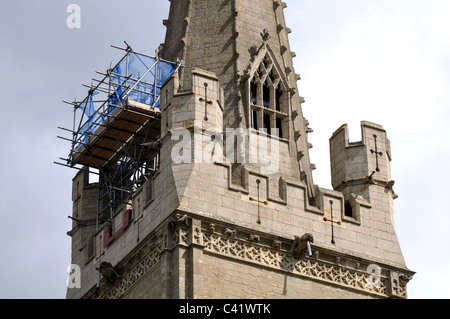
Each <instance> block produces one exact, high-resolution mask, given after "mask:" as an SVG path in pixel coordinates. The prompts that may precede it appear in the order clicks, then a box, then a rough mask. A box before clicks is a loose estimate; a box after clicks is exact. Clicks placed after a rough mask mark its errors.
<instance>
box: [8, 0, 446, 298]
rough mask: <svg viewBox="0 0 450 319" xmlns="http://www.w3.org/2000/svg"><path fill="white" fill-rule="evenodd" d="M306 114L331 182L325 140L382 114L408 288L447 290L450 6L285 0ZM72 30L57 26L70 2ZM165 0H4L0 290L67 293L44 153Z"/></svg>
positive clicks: (325, 181)
mask: <svg viewBox="0 0 450 319" xmlns="http://www.w3.org/2000/svg"><path fill="white" fill-rule="evenodd" d="M285 2H286V3H287V4H288V8H287V9H286V10H285V14H286V18H287V24H288V27H290V28H291V29H292V31H293V33H292V34H291V36H290V40H291V48H292V50H293V51H295V52H296V53H297V57H296V59H295V68H296V72H297V73H300V74H301V75H302V81H300V82H299V89H300V94H301V95H302V96H304V97H305V99H306V101H307V102H306V103H305V104H304V113H305V116H306V117H307V118H308V120H309V121H310V123H311V127H312V128H313V129H314V130H315V132H314V133H313V134H311V136H310V140H311V142H312V144H313V145H314V148H313V149H312V150H311V154H310V155H311V157H312V161H313V162H314V163H316V165H317V171H316V172H315V174H314V177H315V183H316V184H318V185H319V186H321V187H325V188H331V183H330V169H329V166H330V165H329V146H328V139H329V137H330V136H331V134H332V133H333V132H334V131H335V130H336V129H337V128H338V127H340V126H341V125H342V124H344V123H348V124H349V128H350V134H351V140H353V141H356V140H359V139H360V127H359V123H360V121H361V120H368V121H372V122H375V123H379V124H382V125H383V126H384V128H385V129H386V130H387V132H388V137H389V138H390V140H391V142H392V151H393V161H392V177H393V179H394V180H395V181H396V184H395V191H396V193H398V194H399V196H400V197H399V198H398V199H397V200H396V201H395V212H396V215H395V222H396V229H397V234H398V237H399V239H400V243H401V246H402V249H403V253H404V255H405V259H406V262H407V265H408V267H409V268H410V269H412V270H414V271H416V272H417V274H416V276H415V277H414V279H413V280H412V281H411V283H410V284H409V295H410V297H411V298H450V289H449V288H448V287H449V285H450V258H449V257H448V253H449V251H450V238H449V236H448V234H449V231H448V228H449V227H450V209H449V208H448V207H449V206H448V205H447V204H446V202H445V199H446V198H447V196H448V195H447V194H448V193H449V186H448V180H450V179H449V178H450V176H449V175H450V171H449V170H448V169H447V167H446V164H448V162H449V157H450V139H449V137H450V134H449V131H448V126H449V120H450V107H449V101H450V99H449V98H450V93H449V90H448V88H449V87H450V83H449V82H450V77H449V76H450V37H449V36H448V31H449V30H450V22H449V20H448V19H447V17H448V16H449V15H450V3H449V1H446V0H426V1H425V0H396V1H388V0H372V1H369V0H285ZM71 3H76V4H78V5H79V6H80V8H81V28H80V29H69V28H67V25H66V19H67V17H68V15H69V14H68V13H67V12H66V8H67V6H68V5H69V4H71ZM169 4H170V3H169V1H166V0H129V1H119V0H113V1H112V0H108V1H106V0H98V1H87V0H71V1H63V0H15V1H8V2H6V3H4V4H2V10H1V11H0V30H1V33H0V56H1V59H0V70H1V71H2V76H1V80H0V81H1V87H2V91H1V92H2V93H3V94H2V99H1V102H0V107H1V115H0V130H1V133H2V134H1V136H2V138H1V139H0V146H1V150H2V156H1V157H0V167H1V168H2V175H1V176H2V177H1V180H2V183H1V185H0V200H1V203H2V206H1V209H0V218H1V219H0V220H1V221H0V260H1V262H0V298H64V297H65V292H66V286H65V285H66V279H67V275H68V273H67V272H66V270H67V267H68V265H69V264H70V237H69V236H67V235H66V232H67V231H68V230H70V228H71V222H70V220H69V219H68V218H67V216H68V215H70V214H71V210H72V203H71V179H72V178H73V176H74V174H75V171H73V170H71V169H69V168H64V167H61V166H57V165H55V164H53V161H55V160H57V159H58V157H60V156H62V157H65V156H67V154H68V152H69V145H68V144H67V143H66V142H64V141H61V140H59V139H57V138H56V136H57V135H61V134H62V132H60V131H59V130H58V129H57V126H64V127H71V122H72V110H71V107H70V106H68V105H65V104H63V103H62V100H73V99H74V98H75V97H77V98H78V99H82V98H83V97H84V96H85V95H86V93H87V89H86V88H83V87H82V86H81V84H82V83H85V84H90V83H91V78H92V77H94V76H95V71H97V70H98V71H104V70H106V69H107V68H108V67H109V63H110V62H115V61H116V60H117V59H118V58H120V57H121V55H122V53H121V52H118V50H115V49H112V48H111V47H110V45H111V44H115V45H119V46H120V45H122V44H123V41H124V40H125V41H127V42H128V43H130V44H131V45H132V46H133V48H135V49H136V50H137V51H141V52H147V53H149V54H153V53H154V51H155V49H156V48H157V47H158V45H159V44H160V43H161V42H163V40H164V32H165V28H164V27H163V26H162V20H163V19H166V18H167V16H168V8H169Z"/></svg>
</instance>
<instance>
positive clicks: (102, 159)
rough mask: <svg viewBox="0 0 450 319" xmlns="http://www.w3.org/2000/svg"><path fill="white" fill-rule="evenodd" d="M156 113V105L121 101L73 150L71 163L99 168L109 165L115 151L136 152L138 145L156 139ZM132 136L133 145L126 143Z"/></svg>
mask: <svg viewBox="0 0 450 319" xmlns="http://www.w3.org/2000/svg"><path fill="white" fill-rule="evenodd" d="M160 115H161V113H160V110H159V109H158V108H156V107H151V106H148V105H146V104H143V103H139V102H136V101H132V100H127V101H125V102H124V103H123V105H122V107H118V108H116V109H115V110H114V111H113V112H112V113H111V114H110V115H109V118H108V120H107V121H105V122H104V123H102V124H101V125H100V126H99V127H98V128H97V129H96V130H95V132H94V133H93V135H92V136H90V138H89V139H88V140H86V142H85V143H84V145H81V146H80V147H79V148H78V149H77V150H76V151H75V153H74V154H73V162H74V164H80V165H86V166H89V167H93V168H103V167H105V166H108V165H109V164H111V163H110V160H111V159H112V158H114V156H116V155H117V154H118V153H123V155H126V154H127V153H128V154H134V152H135V151H137V152H139V153H140V152H141V147H140V145H141V144H143V143H147V142H149V141H156V140H157V139H159V137H160V135H161V120H160ZM132 137H135V138H136V142H135V143H136V145H134V143H133V144H131V143H130V142H131V139H132ZM135 146H136V148H135ZM139 153H138V154H139ZM116 157H117V156H116Z"/></svg>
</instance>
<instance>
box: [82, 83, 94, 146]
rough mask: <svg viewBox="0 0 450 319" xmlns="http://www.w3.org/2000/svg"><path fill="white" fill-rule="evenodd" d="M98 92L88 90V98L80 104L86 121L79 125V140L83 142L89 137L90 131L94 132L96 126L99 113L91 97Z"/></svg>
mask: <svg viewBox="0 0 450 319" xmlns="http://www.w3.org/2000/svg"><path fill="white" fill-rule="evenodd" d="M97 94H98V92H95V91H94V92H89V96H88V98H87V99H86V100H85V101H84V102H83V104H81V105H80V109H81V110H82V111H83V112H84V116H85V117H86V118H87V121H86V123H85V124H84V125H83V126H82V127H81V129H80V131H79V134H80V135H81V141H82V142H85V141H86V140H87V139H88V138H89V134H90V132H94V131H95V130H96V129H97V127H98V124H97V123H98V122H97V119H98V117H99V114H98V113H96V111H95V107H94V101H93V98H94V96H95V95H97Z"/></svg>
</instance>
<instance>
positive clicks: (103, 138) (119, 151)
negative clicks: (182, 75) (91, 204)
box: [55, 42, 181, 226]
mask: <svg viewBox="0 0 450 319" xmlns="http://www.w3.org/2000/svg"><path fill="white" fill-rule="evenodd" d="M125 44H126V45H127V47H126V48H120V47H117V46H112V47H113V48H116V49H119V50H122V51H125V55H124V56H123V57H122V59H121V60H120V61H119V62H118V63H117V64H116V65H115V66H114V67H111V68H109V69H108V70H107V71H106V72H96V73H97V74H98V75H101V76H102V78H100V79H95V78H94V79H92V80H93V81H94V82H93V83H95V85H94V84H91V85H83V86H85V87H87V88H89V91H88V95H87V96H86V97H85V98H84V99H83V100H82V101H81V102H77V101H76V100H75V101H74V102H66V101H63V102H65V103H67V104H69V105H72V106H73V127H72V129H68V128H63V127H58V128H59V129H61V130H63V131H65V132H70V133H71V138H67V137H62V136H58V138H61V139H63V140H66V141H69V142H70V143H71V148H70V153H69V155H68V157H67V158H60V160H63V161H64V163H60V162H55V163H56V164H59V165H63V166H67V167H71V168H75V169H78V170H83V169H86V167H87V168H88V169H94V172H96V174H98V175H99V183H98V188H99V192H98V209H97V221H98V222H97V226H98V225H99V223H103V222H105V221H108V220H111V219H112V218H113V216H114V213H115V211H116V209H117V207H118V206H119V205H121V204H129V203H130V201H131V200H132V196H133V194H134V192H135V191H136V190H137V189H138V188H139V187H141V186H142V185H143V184H144V183H145V182H146V181H147V180H148V179H150V178H151V176H152V175H153V174H154V173H155V172H156V171H157V170H158V168H159V148H160V141H159V138H160V134H161V111H160V91H161V87H162V86H163V84H164V82H165V81H166V80H167V79H168V78H169V77H170V76H171V75H172V74H173V73H174V72H176V71H177V70H178V69H179V68H180V66H181V65H180V63H174V62H170V61H166V60H163V59H160V58H159V57H157V56H158V54H156V57H152V56H148V55H145V54H142V53H137V52H135V51H134V50H133V49H132V48H131V47H130V46H129V45H128V44H127V43H126V42H125Z"/></svg>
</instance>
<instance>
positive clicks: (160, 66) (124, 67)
mask: <svg viewBox="0 0 450 319" xmlns="http://www.w3.org/2000/svg"><path fill="white" fill-rule="evenodd" d="M176 69H177V65H176V64H173V63H170V62H165V61H160V60H157V59H155V58H152V57H148V56H144V55H141V54H137V53H134V52H128V53H127V55H126V56H125V58H123V59H122V61H121V62H120V63H119V64H117V66H116V67H115V68H114V69H113V70H112V74H111V77H107V78H105V80H104V82H102V83H103V84H107V85H109V87H110V88H111V92H112V93H110V94H109V95H107V96H106V103H105V104H102V105H101V106H100V107H97V108H96V107H95V106H94V104H95V102H94V100H93V97H94V96H95V95H97V94H99V92H98V91H95V90H94V91H90V92H89V96H88V97H87V98H86V99H85V100H84V101H83V103H82V104H81V105H80V107H79V108H80V109H81V110H82V111H83V117H82V118H83V119H84V120H83V121H84V122H83V125H82V126H81V128H80V130H79V132H78V136H79V140H78V142H81V143H84V142H86V140H87V139H88V138H89V136H90V135H91V134H92V133H94V132H95V130H96V129H97V128H98V127H99V126H100V125H102V124H103V123H104V122H105V120H106V118H107V116H108V115H109V114H111V113H112V112H113V111H114V110H115V109H116V107H115V106H120V105H121V104H122V102H123V101H124V100H126V99H127V98H128V99H130V100H133V101H136V102H139V103H143V104H146V105H149V106H152V107H156V108H160V100H159V96H160V90H161V86H162V85H163V84H164V82H165V81H166V80H167V79H168V78H169V77H170V76H171V75H172V74H173V73H174V72H175V71H176ZM81 143H80V144H78V146H77V147H76V149H78V148H79V146H80V145H81Z"/></svg>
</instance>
